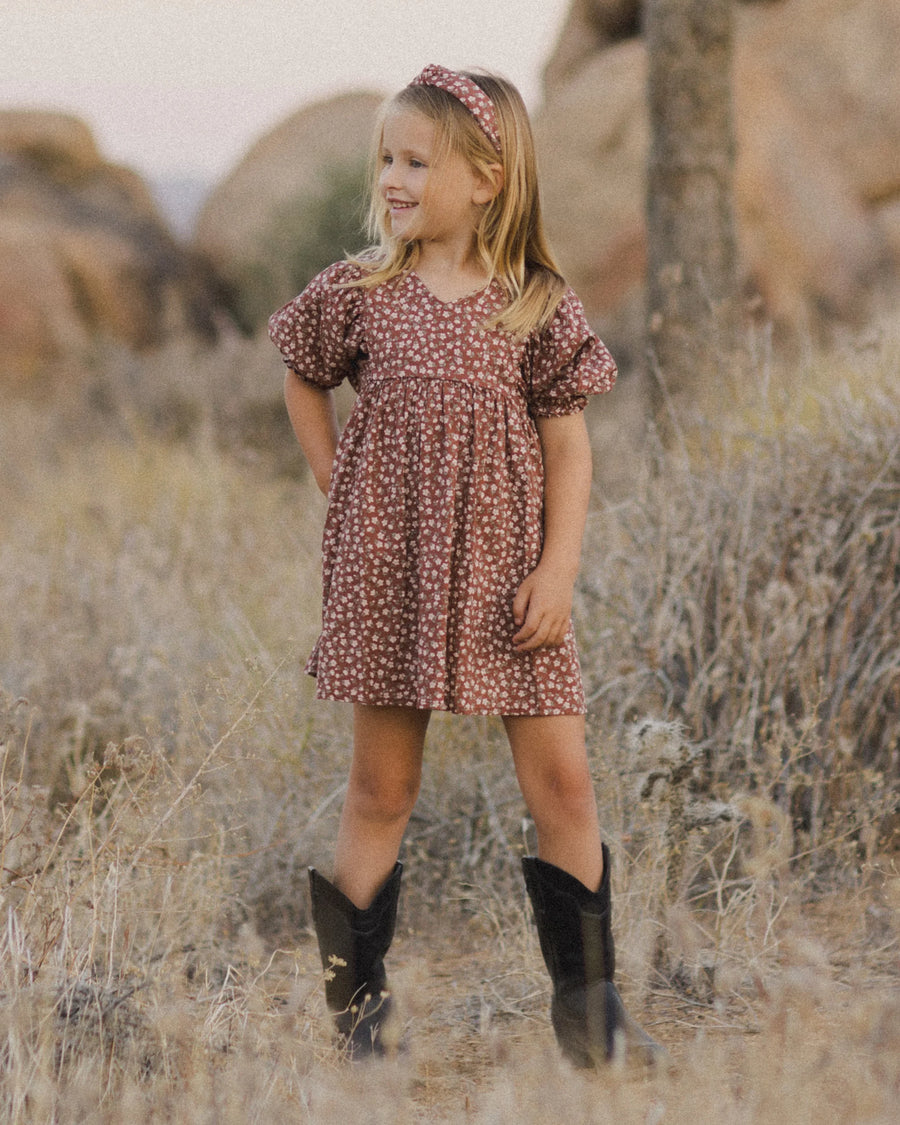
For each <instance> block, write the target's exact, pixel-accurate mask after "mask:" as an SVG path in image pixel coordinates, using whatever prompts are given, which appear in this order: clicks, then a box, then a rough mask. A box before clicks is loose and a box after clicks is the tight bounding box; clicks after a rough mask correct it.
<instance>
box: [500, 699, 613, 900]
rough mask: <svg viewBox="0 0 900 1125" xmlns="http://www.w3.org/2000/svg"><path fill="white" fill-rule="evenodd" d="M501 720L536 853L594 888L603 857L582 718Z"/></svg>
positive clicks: (555, 716) (557, 716)
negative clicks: (534, 831) (530, 821)
mask: <svg viewBox="0 0 900 1125" xmlns="http://www.w3.org/2000/svg"><path fill="white" fill-rule="evenodd" d="M503 722H504V725H505V727H506V733H507V736H508V737H509V744H510V747H511V749H512V755H513V761H514V763H515V767H516V776H517V777H518V779H519V786H520V788H521V790H522V796H523V797H524V798H525V803H526V804H527V806H528V811H529V812H530V813H531V816H532V818H533V820H534V824H535V828H536V829H537V838H538V855H539V856H540V858H541V859H543V860H546V861H547V862H548V863H552V864H554V866H556V867H560V868H562V870H563V871H567V872H568V873H569V874H570V875H574V876H575V878H576V879H578V880H580V881H581V882H582V883H583V884H584V885H585V886H586V887H587V888H588V889H589V890H591V891H594V890H596V889H597V887H598V886H599V885H600V879H601V877H602V875H603V853H602V851H601V847H600V825H599V821H598V818H597V801H596V798H595V796H594V786H593V782H592V780H591V774H590V769H589V767H588V760H587V749H586V747H585V738H584V716H583V715H548V716H507V717H506V718H504V720H503Z"/></svg>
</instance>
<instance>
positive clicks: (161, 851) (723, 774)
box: [0, 340, 900, 1125]
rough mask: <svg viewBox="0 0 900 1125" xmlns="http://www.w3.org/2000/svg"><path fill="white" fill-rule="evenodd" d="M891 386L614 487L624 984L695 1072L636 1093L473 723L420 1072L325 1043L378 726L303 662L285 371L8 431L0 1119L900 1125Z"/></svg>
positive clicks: (878, 383)
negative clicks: (545, 930)
mask: <svg viewBox="0 0 900 1125" xmlns="http://www.w3.org/2000/svg"><path fill="white" fill-rule="evenodd" d="M896 358H897V354H896V351H892V350H891V349H890V347H888V346H886V347H884V348H882V349H880V350H879V351H878V352H877V354H876V353H874V352H864V351H860V350H858V349H847V350H846V351H845V352H843V353H841V352H835V353H834V354H832V355H830V356H829V357H827V358H825V359H816V360H815V361H813V360H810V362H809V364H808V365H807V367H806V369H803V370H800V371H797V372H795V373H794V374H793V376H792V377H791V378H790V379H789V378H788V377H787V376H785V375H783V374H780V375H776V373H775V372H774V371H772V372H769V371H768V369H767V368H766V367H765V365H764V364H761V365H760V368H759V371H760V374H759V382H758V384H757V385H756V386H755V387H754V388H752V389H751V390H749V391H745V393H744V394H743V396H742V399H741V401H740V403H739V404H738V405H735V406H733V407H732V408H730V410H729V411H728V412H725V411H723V416H722V417H721V418H719V419H716V420H715V421H716V425H715V426H709V427H708V428H706V429H704V428H703V426H702V425H696V426H693V427H692V428H691V429H690V430H689V431H685V432H684V433H683V435H682V438H683V440H682V442H681V444H680V445H679V446H678V447H677V448H676V449H675V450H674V451H671V452H668V453H664V452H663V451H662V450H659V449H654V448H653V447H652V443H651V444H650V446H649V447H648V448H646V449H643V450H642V451H641V452H640V455H639V456H637V457H636V458H635V459H634V462H633V465H632V468H631V470H630V472H629V474H628V475H629V477H630V484H629V488H628V490H627V491H626V492H625V493H621V492H619V493H618V494H616V495H615V496H614V497H612V498H611V495H610V494H608V493H607V492H606V491H605V490H604V488H603V487H602V480H601V486H600V487H598V489H597V492H596V503H595V506H594V508H593V511H592V515H591V523H590V528H589V534H588V540H587V544H586V553H585V566H584V572H583V577H582V580H581V585H580V589H579V602H580V604H579V629H580V631H581V648H582V653H583V661H584V666H585V676H586V682H587V687H588V694H589V697H590V700H591V704H590V706H591V714H590V725H591V750H592V761H593V765H594V770H595V777H596V781H597V791H598V796H599V799H600V805H601V815H602V819H603V823H604V829H605V832H606V834H607V836H608V838H609V839H610V841H611V843H612V844H613V848H614V855H615V873H614V878H615V884H616V890H617V896H616V902H617V906H616V909H617V925H616V931H617V935H618V945H619V955H620V956H619V960H620V965H621V973H620V979H621V986H622V989H623V992H624V993H625V994H626V998H627V1000H628V1002H629V1005H630V1006H631V1007H632V1008H634V1010H635V1011H636V1013H637V1014H638V1015H639V1017H640V1019H641V1020H642V1021H643V1022H644V1023H645V1024H646V1025H647V1026H648V1027H649V1028H650V1029H651V1030H652V1031H653V1032H654V1034H656V1035H657V1036H659V1037H660V1038H661V1039H663V1040H664V1041H665V1042H667V1044H668V1045H669V1046H670V1049H671V1050H672V1053H673V1056H674V1057H675V1059H676V1060H677V1062H678V1064H679V1070H678V1072H677V1073H676V1074H674V1075H669V1074H661V1075H657V1076H653V1077H650V1078H647V1079H644V1080H636V1079H634V1077H633V1076H629V1075H626V1074H622V1073H620V1072H618V1071H617V1070H612V1071H610V1072H609V1073H606V1074H604V1075H601V1076H599V1077H585V1076H582V1075H575V1074H573V1073H572V1072H571V1071H570V1070H568V1069H567V1068H566V1067H565V1065H564V1064H563V1063H562V1062H561V1061H560V1059H559V1057H558V1055H557V1052H556V1050H555V1047H554V1045H553V1042H552V1035H551V1033H550V1031H549V1027H548V1021H547V1018H546V1009H547V1004H548V996H547V982H546V979H545V975H544V972H543V969H542V966H541V963H540V955H539V952H538V949H537V943H536V940H535V936H534V933H533V931H532V929H531V927H530V923H529V919H528V911H527V908H526V902H525V899H524V894H523V890H522V885H521V879H520V876H519V871H518V856H519V855H520V854H521V853H522V852H523V851H524V850H526V849H527V848H530V847H531V846H533V839H532V837H531V828H530V824H529V822H528V819H527V815H526V812H525V809H524V807H523V805H522V801H521V798H520V796H519V794H518V791H517V788H516V786H515V782H514V779H513V777H512V773H511V770H510V768H509V763H508V757H507V751H506V748H505V746H504V744H503V740H502V734H501V731H500V729H499V727H498V726H497V725H496V724H495V723H493V722H491V721H488V720H479V719H471V720H461V719H459V720H458V719H453V720H450V719H447V718H445V717H440V716H438V717H436V718H435V721H434V723H433V727H432V730H431V733H430V738H429V748H428V761H427V765H426V775H425V781H424V785H423V792H422V797H421V800H420V802H419V805H418V807H417V810H416V813H415V815H414V819H413V823H412V826H411V830H410V833H409V838H408V842H407V845H406V851H405V860H406V867H407V878H406V880H405V892H404V904H403V912H402V920H401V927H400V932H399V934H398V938H397V941H396V943H395V948H394V951H393V954H392V957H393V960H392V966H393V972H392V980H393V983H394V985H395V988H396V991H397V993H398V1000H399V1005H400V1009H401V1011H402V1012H403V1013H404V1014H405V1015H406V1017H407V1019H408V1029H407V1030H408V1039H409V1044H408V1050H407V1051H406V1053H405V1054H404V1055H403V1056H402V1057H401V1058H400V1059H398V1060H396V1061H394V1062H391V1063H388V1064H386V1065H385V1066H383V1067H377V1068H374V1069H363V1070H358V1069H357V1070H354V1069H348V1068H347V1067H345V1066H343V1065H342V1064H341V1060H340V1059H339V1057H338V1056H337V1054H336V1053H335V1051H334V1049H333V1048H332V1047H331V1045H330V1038H329V1030H328V1020H327V1017H326V1013H325V1012H324V1010H323V1004H322V999H321V989H320V976H321V970H320V968H319V966H318V963H317V955H316V952H315V949H314V945H313V942H312V940H311V935H310V932H309V928H308V921H309V920H308V915H307V906H306V888H305V867H306V865H307V864H309V863H316V864H323V865H327V863H328V856H329V850H330V843H331V840H332V839H333V835H334V831H335V825H336V817H337V815H338V811H339V807H340V803H341V798H342V794H343V784H344V777H345V772H346V766H347V761H348V741H349V727H348V721H347V716H346V714H345V713H344V711H343V709H342V708H340V707H331V706H329V705H324V704H314V702H313V700H312V694H311V689H310V685H309V683H308V682H306V681H305V679H304V677H303V676H302V675H301V672H300V663H301V660H302V659H303V658H304V657H305V654H306V651H307V650H308V648H309V646H310V644H311V642H312V640H313V638H314V636H315V632H316V627H317V619H318V578H317V575H318V539H319V528H320V524H321V518H322V514H323V507H322V502H321V500H320V499H319V498H318V496H317V495H316V493H315V489H314V487H313V486H312V484H311V482H309V481H308V480H307V479H306V478H305V477H304V476H303V475H302V473H301V472H300V471H299V470H298V468H297V462H296V459H295V457H294V456H293V451H292V450H291V449H290V447H289V444H288V443H287V438H289V435H287V434H286V424H285V423H284V420H283V418H281V416H280V413H279V407H278V393H279V388H278V381H279V372H278V370H277V363H276V364H275V365H274V367H273V364H272V360H271V356H270V354H269V351H268V349H267V348H266V346H265V345H264V344H261V343H260V342H255V343H246V344H245V343H241V342H239V341H237V340H231V341H227V342H226V343H225V344H223V346H222V348H221V349H220V350H219V352H218V353H217V354H215V355H212V356H210V355H205V356H204V355H196V354H193V353H191V352H190V351H189V350H188V349H187V348H186V347H183V346H177V347H173V348H172V349H170V350H169V351H168V352H166V353H164V354H160V355H158V356H156V357H155V358H152V359H149V360H147V361H146V362H145V363H144V364H142V365H137V364H135V363H134V361H132V360H131V359H129V358H128V357H124V356H118V357H112V358H111V357H110V356H109V355H106V356H105V357H98V366H97V370H96V372H95V374H94V376H93V378H92V379H91V380H90V382H89V384H88V385H87V387H86V388H85V389H84V393H82V392H81V391H78V392H76V391H75V390H74V389H73V391H72V392H71V394H70V395H68V397H66V396H61V397H60V398H59V399H57V400H56V401H55V403H54V404H53V405H52V407H51V405H50V404H49V403H48V404H44V406H41V407H39V406H36V405H35V404H23V403H18V404H16V403H10V404H6V405H5V409H4V412H3V417H2V419H0V442H2V450H3V463H4V479H3V483H2V485H0V493H2V494H0V513H2V515H0V519H2V525H3V536H2V542H0V687H2V697H0V741H2V747H3V751H2V752H3V757H2V767H0V828H2V838H0V853H2V854H0V894H2V918H0V942H2V946H3V951H2V957H0V994H2V997H3V1004H2V1009H0V1010H2V1017H0V1019H2V1024H0V1104H2V1106H3V1113H4V1116H5V1118H6V1119H8V1120H10V1121H11V1122H25V1121H55V1122H60V1123H61V1125H64V1123H65V1122H68V1121H76V1120H77V1121H79V1122H84V1121H98V1122H101V1121H102V1122H109V1123H118V1122H125V1121H127V1122H129V1125H131V1123H132V1122H140V1121H157V1120H164V1119H165V1120H179V1121H185V1122H195V1121H197V1122H199V1121H207V1120H208V1121H216V1122H230V1121H235V1122H237V1121H240V1122H249V1121H266V1122H279V1121H282V1120H284V1121H287V1120H290V1121H297V1120H301V1121H314V1122H329V1121H333V1120H338V1119H340V1118H344V1117H347V1116H348V1115H352V1116H353V1118H354V1119H364V1120H367V1121H381V1120H385V1121H388V1120H389V1121H391V1122H396V1121H407V1120H408V1121H448V1122H451V1121H453V1122H455V1121H464V1120H465V1121H473V1120H478V1121H483V1122H489V1121H507V1120H514V1119H519V1120H523V1121H526V1122H528V1121H538V1120H540V1121H542V1122H543V1121H546V1120H551V1119H560V1120H562V1119H565V1120H577V1121H597V1122H605V1121H641V1122H646V1121H654V1122H662V1121H676V1122H677V1121H686V1120H689V1119H694V1120H701V1121H707V1120H708V1121H734V1122H750V1121H752V1122H769V1121H773V1122H774V1121H779V1122H781V1121H784V1120H790V1121H792V1122H793V1121H797V1122H802V1121H807V1120H809V1121H813V1120H816V1121H817V1122H818V1121H823V1120H824V1121H829V1120H833V1121H854V1120H858V1121H871V1122H882V1121H883V1122H887V1121H893V1120H895V1119H896V1116H897V1110H898V1108H900V1064H898V1059H900V996H898V980H900V972H898V969H900V966H898V928H897V911H898V908H900V872H898V870H897V854H898V853H897V837H896V825H897V823H898V809H897V798H896V782H897V772H898V771H897V758H896V755H897V745H898V711H900V708H898V702H900V701H898V691H900V676H898V664H900V655H898V641H897V638H898V636H900V628H898V625H900V612H898V597H900V596H898V593H897V591H898V589H900V582H898V578H900V573H898V567H900V562H898V560H900V529H898V511H900V505H898V500H900V479H898V477H900V466H898V444H897V442H898V439H897V435H898V434H900V395H898V392H897V385H896V379H895V371H896ZM101 361H102V362H101ZM606 433H607V431H606V430H604V429H603V425H602V421H601V422H598V429H597V438H598V441H599V442H600V443H601V447H602V448H601V451H600V453H599V458H600V460H601V461H602V458H603V457H604V456H605V455H606V456H615V457H623V456H626V454H627V451H625V450H624V449H623V448H622V447H619V448H618V449H616V448H615V447H614V446H612V445H609V446H607V445H606V444H605V442H606V438H605V434H606ZM785 1106H789V1107H790V1111H789V1114H788V1115H787V1116H786V1111H785Z"/></svg>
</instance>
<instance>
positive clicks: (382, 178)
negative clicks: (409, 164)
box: [378, 163, 403, 191]
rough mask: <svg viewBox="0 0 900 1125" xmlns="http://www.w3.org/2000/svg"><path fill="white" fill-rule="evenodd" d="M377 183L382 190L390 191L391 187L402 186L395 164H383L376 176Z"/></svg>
mask: <svg viewBox="0 0 900 1125" xmlns="http://www.w3.org/2000/svg"><path fill="white" fill-rule="evenodd" d="M378 184H379V186H380V188H381V190H382V191H390V190H391V189H392V188H400V187H402V186H403V185H402V180H401V177H400V173H399V171H398V169H397V165H396V164H394V163H391V164H385V166H384V167H383V168H382V169H381V174H380V175H379V177H378Z"/></svg>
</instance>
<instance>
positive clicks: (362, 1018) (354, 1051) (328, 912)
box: [309, 863, 403, 1060]
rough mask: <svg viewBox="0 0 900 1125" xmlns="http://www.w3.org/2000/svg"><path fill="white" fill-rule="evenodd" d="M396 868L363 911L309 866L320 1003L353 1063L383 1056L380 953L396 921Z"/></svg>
mask: <svg viewBox="0 0 900 1125" xmlns="http://www.w3.org/2000/svg"><path fill="white" fill-rule="evenodd" d="M402 870H403V867H402V864H400V863H397V864H396V865H395V866H394V870H393V872H392V873H391V875H390V877H389V878H388V880H387V882H386V883H385V884H384V886H383V887H382V888H381V890H380V891H379V892H378V894H377V895H376V896H375V899H374V901H373V902H372V905H371V906H369V907H368V908H367V909H365V910H360V909H359V907H357V906H354V904H353V903H352V902H351V901H350V899H349V898H347V896H346V895H345V894H342V893H341V892H340V891H339V890H338V889H337V887H335V886H334V885H333V884H332V883H329V882H328V880H327V879H325V878H323V877H322V876H321V875H320V874H319V873H318V871H316V870H315V869H314V868H312V867H311V868H310V869H309V888H310V894H311V896H312V915H313V922H314V924H315V927H316V937H317V938H318V939H319V953H320V954H321V956H322V967H323V968H324V970H325V1000H326V1002H327V1004H328V1007H329V1008H330V1009H331V1011H332V1012H333V1013H334V1019H335V1024H336V1025H337V1030H338V1037H339V1041H340V1043H341V1044H342V1046H343V1047H345V1049H346V1051H347V1053H348V1055H349V1056H350V1058H352V1059H354V1060H358V1059H364V1058H369V1057H371V1056H372V1055H383V1054H384V1053H385V1048H384V1042H383V1039H382V1031H383V1028H384V1025H385V1023H386V1022H387V1020H388V1018H389V1017H390V1014H391V998H390V995H389V994H388V992H387V976H386V974H385V971H384V955H385V954H386V953H387V951H388V949H389V948H390V944H391V940H392V939H393V937H394V926H395V924H396V921H397V900H398V898H399V896H400V875H401V872H402Z"/></svg>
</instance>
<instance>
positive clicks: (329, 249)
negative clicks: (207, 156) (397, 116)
mask: <svg viewBox="0 0 900 1125" xmlns="http://www.w3.org/2000/svg"><path fill="white" fill-rule="evenodd" d="M382 101H383V98H382V97H381V96H380V95H378V94H374V93H367V92H356V93H348V94H343V95H341V96H338V97H335V98H331V99H328V100H327V101H323V102H318V103H316V104H314V105H310V106H306V107H305V108H303V109H301V110H300V111H299V112H297V113H295V114H293V115H292V116H291V117H289V118H287V120H285V121H283V122H282V123H281V124H280V125H278V126H277V127H276V128H275V129H273V130H272V131H271V132H270V133H268V134H267V135H266V136H264V137H262V138H261V139H260V140H259V141H257V143H256V144H255V145H254V146H253V147H252V148H251V149H250V151H249V152H248V153H247V154H246V156H245V157H244V158H243V159H242V160H241V162H240V163H239V164H238V165H237V167H235V169H234V170H233V171H232V172H231V174H230V175H229V176H228V177H227V178H226V179H225V180H224V181H223V182H222V183H221V184H219V185H218V186H217V187H216V188H215V189H214V190H213V191H212V193H211V194H210V196H209V197H208V199H207V201H206V203H205V205H204V207H203V208H202V210H201V213H200V216H199V218H198V221H197V227H196V233H195V236H194V248H195V250H196V251H197V252H198V254H200V255H202V256H203V257H204V258H205V259H206V260H207V261H208V262H209V263H210V264H211V266H212V267H213V269H214V270H215V271H216V273H217V274H218V275H219V276H221V277H222V278H223V279H224V280H225V281H226V283H227V284H228V285H229V287H230V289H231V292H232V302H233V310H234V312H235V313H236V315H237V316H238V319H239V320H240V321H241V322H242V324H243V325H244V326H245V327H246V328H248V329H253V328H257V327H259V325H260V324H261V323H263V321H264V320H265V318H266V317H267V316H268V314H269V313H270V312H271V311H272V310H273V309H274V308H275V307H276V306H277V305H279V304H282V303H283V302H284V301H286V300H288V298H289V297H291V296H293V295H294V293H296V292H297V290H299V289H300V288H301V287H302V285H303V284H305V282H306V281H307V280H309V278H310V277H311V276H312V275H313V274H314V273H315V272H317V270H319V269H322V268H324V266H326V265H328V264H330V262H331V261H333V260H334V259H335V258H336V257H339V256H340V255H341V254H342V252H344V251H348V252H351V251H357V250H359V249H360V248H361V245H362V242H363V239H364V235H363V233H362V230H363V225H364V214H363V208H364V197H365V175H366V166H367V160H368V156H369V151H370V142H371V138H372V131H373V127H374V123H375V119H376V114H377V111H378V109H379V107H380V105H381V103H382Z"/></svg>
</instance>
